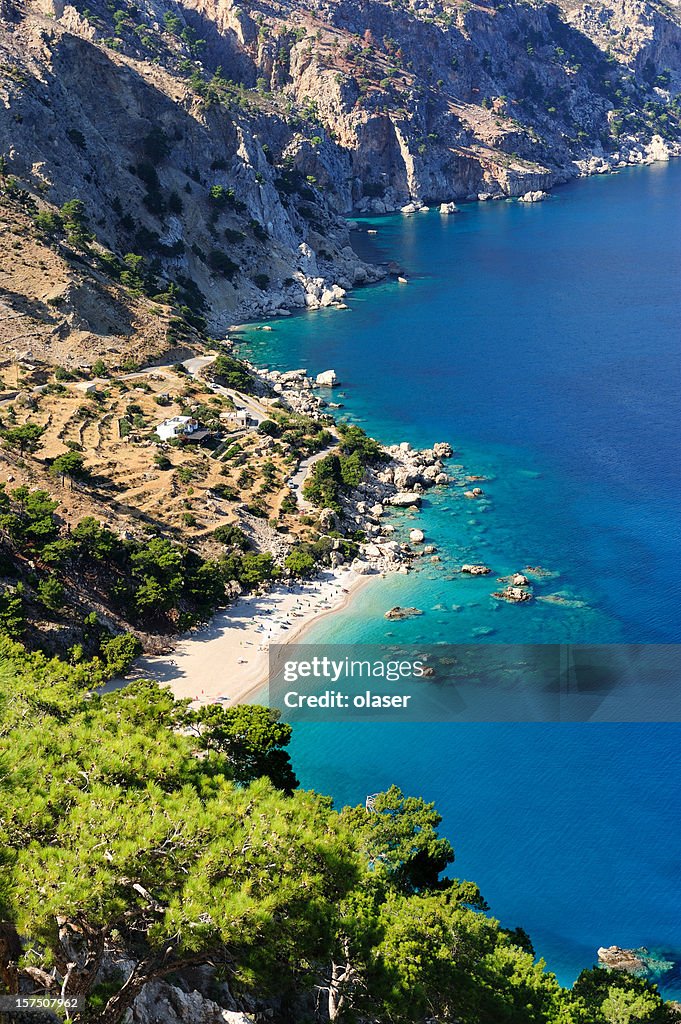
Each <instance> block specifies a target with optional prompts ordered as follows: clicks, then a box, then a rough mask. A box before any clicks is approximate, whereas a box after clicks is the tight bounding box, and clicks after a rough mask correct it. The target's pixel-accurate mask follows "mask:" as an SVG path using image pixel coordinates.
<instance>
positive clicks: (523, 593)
mask: <svg viewBox="0 0 681 1024" xmlns="http://www.w3.org/2000/svg"><path fill="white" fill-rule="evenodd" d="M492 597H496V598H497V600H499V601H510V602H511V604H522V603H523V602H524V601H531V600H532V593H531V592H530V591H529V590H524V589H523V587H504V589H503V590H496V591H495V592H494V593H493V594H492Z"/></svg>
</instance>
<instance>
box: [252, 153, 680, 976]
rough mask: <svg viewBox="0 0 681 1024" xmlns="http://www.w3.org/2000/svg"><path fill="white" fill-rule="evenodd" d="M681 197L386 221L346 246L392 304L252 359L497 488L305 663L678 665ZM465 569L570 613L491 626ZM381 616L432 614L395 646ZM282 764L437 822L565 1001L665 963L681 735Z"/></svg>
mask: <svg viewBox="0 0 681 1024" xmlns="http://www.w3.org/2000/svg"><path fill="white" fill-rule="evenodd" d="M680 195H681V164H671V165H658V166H655V167H653V168H650V169H640V170H634V171H628V172H625V173H622V174H619V175H617V176H616V177H612V178H607V179H592V180H589V181H585V182H580V183H577V184H575V185H572V186H569V187H567V188H564V189H562V190H560V191H559V192H557V193H556V195H555V196H554V197H553V198H552V199H551V200H550V201H549V202H547V203H544V204H540V205H535V206H524V205H522V204H517V203H494V204H476V205H474V206H470V207H465V208H464V212H462V213H461V215H459V216H457V217H450V218H441V217H440V216H439V215H438V214H437V213H431V214H427V215H418V216H416V217H413V218H408V219H407V218H402V217H395V218H382V219H377V220H376V221H374V222H373V223H372V225H371V226H373V227H375V228H377V229H378V235H376V236H366V235H362V236H360V237H359V244H361V245H363V246H364V247H365V251H366V253H367V255H372V256H373V257H374V258H381V257H383V258H386V259H388V258H391V259H396V260H399V261H400V262H402V263H403V264H404V266H405V268H406V269H407V272H408V277H409V282H410V283H409V284H408V285H402V286H400V285H398V284H394V283H390V284H386V285H382V286H379V287H377V288H372V289H365V290H363V291H361V292H357V293H354V294H353V296H352V299H351V305H352V311H348V312H337V311H323V312H320V313H315V314H310V315H307V316H304V317H295V318H292V319H291V320H287V321H285V322H282V321H278V322H276V324H275V325H274V327H275V330H274V331H272V332H271V333H268V334H259V333H254V334H253V335H252V339H253V340H252V343H251V344H250V345H249V349H250V352H251V354H252V355H253V356H254V357H255V358H257V359H258V360H259V361H260V362H262V363H268V364H269V365H270V366H279V367H289V368H290V367H293V366H299V365H300V366H307V367H308V368H309V369H310V370H311V371H314V372H319V371H320V370H322V369H327V368H329V367H334V368H335V369H336V371H337V372H338V374H339V376H340V377H341V379H342V380H343V382H344V385H345V389H344V393H345V398H344V399H342V400H343V401H345V403H346V405H347V410H346V411H347V413H348V414H349V415H350V416H351V418H353V419H355V420H357V421H358V422H361V423H362V424H363V425H364V426H365V427H366V428H367V429H368V430H369V432H371V433H372V434H374V435H375V436H378V437H380V438H381V439H383V440H385V441H388V442H394V441H400V440H403V439H409V440H411V441H412V442H415V443H416V444H431V443H433V442H434V441H436V440H444V439H446V440H450V441H452V443H454V444H455V445H456V447H457V457H456V460H455V461H460V462H461V463H463V464H464V465H465V466H466V469H467V470H468V471H469V472H470V473H482V474H484V475H485V476H487V477H489V480H488V482H486V483H484V484H483V485H482V486H483V488H484V490H485V496H486V497H485V501H483V502H481V503H474V504H473V503H471V502H470V501H467V500H466V499H465V498H464V497H463V495H462V492H461V490H453V491H452V490H450V491H447V492H442V493H440V494H438V495H432V494H431V497H430V500H429V501H428V502H427V503H426V504H425V505H424V507H423V508H422V509H421V510H420V511H419V512H418V513H408V514H404V515H402V516H401V517H398V518H397V520H396V522H397V524H398V526H399V528H400V529H402V530H406V529H407V528H408V527H410V526H413V525H419V526H420V527H422V528H424V529H425V531H426V534H427V535H428V540H432V541H434V542H435V543H436V544H437V545H438V548H439V550H440V552H441V554H442V562H441V563H440V564H439V565H436V566H431V565H428V566H427V567H426V568H424V569H422V571H420V572H419V573H416V574H414V575H412V576H410V577H408V578H407V579H406V580H405V579H404V578H402V577H399V578H394V579H391V580H387V581H381V582H379V583H378V584H377V585H376V586H372V587H370V588H367V589H366V590H365V591H364V592H363V593H362V594H361V595H360V597H359V598H358V600H357V601H356V602H355V603H354V604H353V606H352V607H351V608H350V609H349V610H348V611H347V612H345V613H343V614H340V615H338V616H335V617H333V618H332V619H331V620H324V621H323V622H322V623H320V625H319V627H318V628H317V630H316V631H315V633H314V634H312V635H311V636H310V637H308V640H314V641H320V642H321V641H324V642H336V641H337V642H341V641H343V642H360V641H363V642H369V641H371V642H381V641H384V640H386V639H388V640H400V641H402V642H407V643H412V642H413V643H421V642H423V641H426V640H428V641H448V642H458V641H470V640H471V639H476V638H477V639H484V640H485V641H487V642H495V641H496V642H525V643H527V642H548V641H568V640H570V641H579V640H581V641H584V642H617V641H628V642H634V643H670V642H678V640H679V634H680V632H681V619H680V616H679V610H680V607H681V601H680V597H681V593H680V590H681V587H680V582H681V573H680V572H679V556H680V555H681V474H679V472H678V466H677V463H678V459H677V454H676V453H677V447H678V437H679V419H680V414H681V360H680V359H679V354H680V349H681V345H680V341H681V273H680V272H681V203H680V201H679V196H680ZM367 224H368V222H364V225H365V226H366V225H367ZM472 505H473V507H472ZM462 561H485V562H486V563H487V564H488V565H491V566H492V567H493V569H494V572H495V574H505V573H507V572H510V571H512V570H516V571H517V570H520V569H522V568H523V567H524V566H526V565H528V564H530V565H537V564H541V565H542V566H544V567H546V568H548V569H550V570H551V572H552V573H553V574H554V575H553V576H551V577H550V578H547V579H546V580H544V581H543V582H542V583H541V584H540V585H539V586H538V587H537V594H538V596H549V595H552V594H560V595H561V596H562V597H563V598H564V600H565V602H566V603H564V604H561V605H557V604H549V603H544V602H541V601H535V602H533V603H532V605H530V606H527V607H525V606H523V607H511V606H507V605H500V604H499V603H497V602H495V601H493V600H492V599H491V598H490V591H491V590H492V589H494V587H493V585H490V582H489V580H485V579H476V580H462V579H461V578H460V577H455V576H453V574H452V569H453V568H455V567H456V566H457V565H460V564H461V562H462ZM395 603H401V604H416V605H417V606H418V607H420V608H422V609H423V610H424V612H425V614H424V615H423V616H422V617H420V618H418V619H414V620H410V621H407V622H403V623H399V624H395V623H388V622H386V621H385V620H384V619H383V614H382V613H383V611H384V610H385V609H386V608H387V607H389V606H390V605H391V604H395ZM293 752H294V757H295V761H296V765H297V767H298V770H299V774H300V775H301V778H302V780H303V782H304V784H306V785H314V786H315V787H316V788H318V789H321V790H323V791H327V792H330V793H332V794H333V795H334V797H335V798H336V799H337V800H338V802H340V803H343V802H357V801H361V800H363V799H364V797H365V795H366V793H368V792H373V791H376V790H378V789H381V788H383V787H384V786H387V785H389V784H391V783H393V782H395V783H397V784H398V785H400V786H401V787H402V788H403V789H405V790H407V791H410V792H414V793H418V794H421V795H423V796H425V797H427V798H428V799H432V800H435V801H436V803H437V805H438V807H439V808H440V810H441V811H442V813H443V815H444V828H445V830H446V833H447V835H449V836H450V837H451V839H452V840H453V842H454V844H455V847H456V849H457V865H456V870H457V873H458V874H460V875H462V876H465V877H469V878H473V879H475V881H477V882H478V883H479V885H480V886H481V888H482V890H483V893H484V894H485V896H486V897H487V899H488V901H489V902H490V904H491V906H492V909H493V911H494V913H495V915H496V916H498V917H499V918H500V919H501V920H502V921H503V922H504V923H505V924H508V925H511V926H514V925H516V924H522V925H523V926H524V927H525V928H526V929H527V930H528V931H530V933H531V935H532V936H533V938H534V940H535V945H536V947H537V950H538V952H539V953H540V954H542V955H543V956H545V957H546V959H547V960H548V962H549V965H550V967H551V968H552V969H554V970H555V971H556V972H557V974H558V975H559V977H560V978H561V980H563V981H566V982H569V981H571V980H572V979H573V978H574V977H575V975H576V974H577V972H578V971H579V969H580V968H581V967H582V966H585V965H588V964H590V963H591V962H592V961H593V958H594V954H595V950H596V948H597V947H598V946H599V945H609V944H612V943H617V944H620V945H633V946H638V945H648V946H650V947H654V948H662V949H667V950H669V949H672V950H674V949H676V950H678V949H681V934H680V926H679V922H680V921H681V881H680V878H681V873H680V870H679V869H680V868H681V830H679V827H678V824H677V823H678V821H679V820H680V818H681V788H680V786H679V769H680V767H681V727H678V726H675V725H658V726H650V725H649V726H643V725H588V724H585V725H567V724H555V725H525V726H522V725H514V726H502V725H492V724H489V725H474V726H472V725H467V726H463V725H445V724H442V725H427V726H425V725H423V726H415V725H412V726H406V725H405V726H387V725H383V726H368V725H365V726H363V727H360V726H357V725H353V726H351V725H335V726H330V725H325V726H323V725H316V726H310V725H306V726H302V725H299V726H298V727H297V730H296V737H295V740H294V751H293ZM322 752H323V753H322ZM668 990H669V991H676V990H677V986H676V984H675V983H670V984H669V985H668Z"/></svg>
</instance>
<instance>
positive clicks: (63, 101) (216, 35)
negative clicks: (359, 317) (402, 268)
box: [0, 0, 681, 332]
mask: <svg viewBox="0 0 681 1024" xmlns="http://www.w3.org/2000/svg"><path fill="white" fill-rule="evenodd" d="M2 11H3V12H5V14H6V19H5V22H4V27H2V28H1V29H0V31H1V32H2V40H1V43H2V48H3V63H4V65H6V66H9V67H12V69H13V71H12V74H11V75H9V76H5V78H4V79H3V85H2V90H3V92H2V102H1V103H0V153H2V154H3V155H4V159H5V161H6V168H5V170H6V175H7V176H8V177H11V178H14V179H16V180H17V182H18V183H19V186H20V187H21V189H23V190H25V191H26V192H27V193H28V196H29V198H30V199H31V200H32V201H34V202H35V203H37V207H38V209H44V210H48V211H51V212H54V211H55V210H56V208H58V207H61V206H62V205H63V204H64V203H65V202H66V201H68V200H71V199H74V198H79V199H82V201H83V202H84V204H85V209H86V212H87V216H88V223H89V229H90V230H92V231H93V232H94V233H95V235H96V238H97V241H98V242H100V243H102V244H103V245H105V246H106V247H107V248H109V249H110V250H112V251H113V252H114V253H116V254H117V255H118V256H120V257H122V256H124V255H125V254H126V253H135V254H137V255H140V256H142V257H143V258H144V260H145V265H146V266H150V265H152V264H153V265H154V266H157V267H158V269H159V277H160V278H161V281H160V282H159V292H161V291H163V288H164V287H167V286H168V284H174V285H175V287H178V288H182V289H186V288H189V290H190V292H191V295H189V296H185V298H187V297H189V298H190V300H191V302H192V303H195V304H199V305H200V308H201V315H203V316H205V318H206V319H207V321H208V325H209V327H210V328H211V329H212V330H213V331H215V332H224V330H225V329H226V328H227V327H228V326H229V325H230V324H233V323H235V322H238V321H239V320H245V319H248V318H259V317H262V316H269V315H278V314H280V313H281V312H282V311H284V312H285V311H288V310H292V309H302V308H313V309H317V308H322V307H326V306H342V307H344V306H345V305H346V304H345V301H344V300H345V298H346V293H347V292H348V291H349V290H351V289H352V288H353V287H354V286H355V285H359V284H365V283H371V282H372V281H376V280H379V279H380V278H381V277H382V276H384V275H385V273H386V271H385V270H384V269H381V268H377V267H374V266H371V265H370V264H368V263H366V262H364V261H363V260H362V259H360V258H359V256H358V255H357V253H356V252H355V251H354V250H353V248H352V245H351V235H350V231H349V227H348V224H347V222H346V220H345V218H344V214H346V213H348V212H350V211H351V210H352V209H353V208H358V209H360V210H362V211H366V212H370V213H371V212H373V213H386V212H391V211H396V210H400V209H401V210H402V211H403V212H404V213H405V215H409V214H416V213H418V212H420V211H427V209H428V205H427V203H428V202H431V201H432V202H433V203H437V208H438V209H439V210H440V212H441V213H442V214H443V215H448V214H450V213H454V212H455V210H456V200H458V199H468V198H470V197H472V198H475V199H479V200H481V201H485V200H490V199H502V198H506V197H509V196H520V197H522V198H523V200H525V201H528V202H534V201H538V200H539V199H541V198H543V197H544V194H545V193H546V191H547V190H548V189H549V188H551V187H552V186H553V185H554V184H556V183H559V182H561V181H565V180H567V179H568V178H570V177H574V176H576V175H579V174H591V173H605V172H608V171H610V170H612V169H613V168H616V167H619V166H624V165H626V164H635V163H647V162H651V161H653V160H666V159H669V158H670V157H671V156H674V155H677V154H679V153H681V145H680V144H679V137H680V136H681V128H680V125H679V114H678V111H677V107H675V106H674V105H673V100H674V97H675V95H676V94H677V93H678V91H679V89H680V88H681V56H680V55H681V26H680V25H679V19H678V16H677V13H676V12H675V11H674V9H673V6H672V5H670V6H669V7H667V6H666V5H661V4H653V3H651V2H648V0H618V2H617V3H615V2H614V0H593V2H590V3H585V4H573V3H569V4H568V3H567V0H563V3H562V4H560V3H559V4H558V6H556V5H554V6H551V5H543V6H539V7H535V6H534V5H527V4H507V5H505V6H504V7H503V8H499V9H497V8H494V7H492V8H490V7H486V6H482V7H480V6H479V5H478V6H476V5H472V6H470V7H468V5H459V7H458V8H456V9H453V10H452V11H448V12H447V14H446V16H445V14H444V13H443V9H442V5H441V4H439V3H436V2H435V0H418V2H417V0H414V2H413V3H410V4H394V5H393V4H388V3H385V2H384V0H366V2H365V3H363V4H362V5H361V15H360V13H359V8H358V6H357V4H356V3H355V2H354V0H334V3H333V4H321V5H320V4H317V3H314V2H313V0H290V2H287V4H285V5H270V6H266V7H265V8H263V10H262V11H259V12H258V15H257V18H256V17H255V16H254V15H253V14H252V13H251V12H250V8H249V6H248V5H244V4H242V3H239V2H237V0H186V2H185V3H184V4H182V5H180V7H179V8H178V7H177V5H175V4H170V3H169V0H140V3H138V4H136V6H135V12H136V13H135V18H134V20H133V19H132V18H129V19H126V20H125V22H124V23H122V24H121V25H118V24H117V23H115V14H114V10H113V8H112V6H111V5H107V3H106V2H105V0H92V3H91V4H89V7H88V10H87V14H86V15H84V14H83V13H82V12H79V11H78V10H77V9H76V7H74V6H73V5H71V4H69V3H65V2H64V0H26V2H25V3H21V4H19V3H14V2H12V0H4V3H3V4H2ZM178 19H179V20H178ZM197 25H200V32H201V40H200V43H201V45H198V46H197V45H194V44H192V42H191V38H192V35H193V34H194V33H195V32H196V31H197ZM172 26H174V27H172ZM293 26H296V29H295V31H293ZM312 26H314V31H313V30H312ZM360 36H361V37H363V38H364V43H361V42H359V41H358V37H360ZM530 39H537V40H539V39H540V40H542V45H541V46H535V47H532V46H529V44H528V40H530ZM606 57H609V59H608V60H607V61H606ZM606 64H607V66H606ZM188 67H190V68H191V69H192V70H191V75H188V73H187V70H186V69H187V68H188ZM180 68H184V70H182V71H180V70H179V69H180ZM387 68H390V75H389V78H386V77H385V75H386V69H387ZM604 68H605V70H604ZM218 69H220V70H219V71H218ZM433 76H435V77H433ZM362 80H364V81H365V82H371V86H370V87H369V88H368V89H367V88H366V87H362V86H361V85H360V82H361V81H362ZM434 81H437V83H438V85H437V90H435V91H434V90H433V83H434ZM625 83H626V88H625V91H626V95H627V106H626V107H625V108H624V109H622V110H620V109H613V98H612V97H613V96H614V95H615V96H616V95H618V90H620V89H621V88H622V87H623V86H624V84H625ZM425 95H429V96H430V97H431V99H430V100H429V101H428V102H427V103H426V102H424V101H423V97H424V96H425ZM483 101H484V103H483ZM623 106H624V105H623ZM426 197H427V198H426ZM161 285H163V287H161ZM82 298H83V302H84V301H85V297H82ZM73 313H74V320H73V328H74V330H76V329H79V330H80V329H82V328H77V327H76V325H77V324H83V323H86V322H88V320H89V318H88V316H83V315H82V313H83V310H81V309H80V308H78V309H74V310H73Z"/></svg>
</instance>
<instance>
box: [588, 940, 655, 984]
mask: <svg viewBox="0 0 681 1024" xmlns="http://www.w3.org/2000/svg"><path fill="white" fill-rule="evenodd" d="M598 961H599V963H600V964H602V966H603V967H607V968H608V970H611V971H624V972H625V973H626V974H633V975H635V976H636V977H637V978H644V977H647V976H650V975H659V974H665V973H666V972H667V971H670V970H671V969H672V967H673V966H674V964H673V962H672V961H671V960H664V959H661V958H660V957H657V956H655V955H654V954H652V953H650V951H649V950H647V949H646V948H645V946H641V947H640V948H639V949H622V947H621V946H601V948H600V949H599V950H598Z"/></svg>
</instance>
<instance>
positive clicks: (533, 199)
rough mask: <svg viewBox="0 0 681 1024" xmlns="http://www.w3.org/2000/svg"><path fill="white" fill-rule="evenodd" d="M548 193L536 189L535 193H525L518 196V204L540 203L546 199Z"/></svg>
mask: <svg viewBox="0 0 681 1024" xmlns="http://www.w3.org/2000/svg"><path fill="white" fill-rule="evenodd" d="M548 197H549V194H548V192H542V191H541V190H540V189H538V190H537V191H535V192H525V194H524V195H522V196H518V202H520V203H541V202H543V200H544V199H548Z"/></svg>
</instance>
